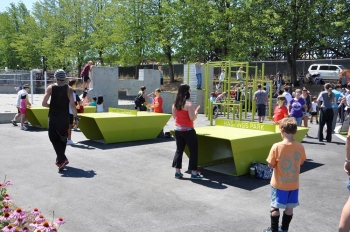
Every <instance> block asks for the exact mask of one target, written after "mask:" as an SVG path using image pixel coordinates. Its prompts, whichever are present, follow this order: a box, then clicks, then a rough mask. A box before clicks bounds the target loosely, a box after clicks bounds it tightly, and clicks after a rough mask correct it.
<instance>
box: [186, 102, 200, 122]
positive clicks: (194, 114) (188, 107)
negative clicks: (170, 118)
mask: <svg viewBox="0 0 350 232" xmlns="http://www.w3.org/2000/svg"><path fill="white" fill-rule="evenodd" d="M185 107H186V110H187V111H188V115H189V117H190V119H191V120H192V121H194V120H196V119H197V115H198V112H197V111H195V109H194V105H193V102H191V101H187V102H186V106H185Z"/></svg>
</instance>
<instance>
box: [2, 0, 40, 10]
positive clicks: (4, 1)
mask: <svg viewBox="0 0 350 232" xmlns="http://www.w3.org/2000/svg"><path fill="white" fill-rule="evenodd" d="M11 2H13V3H15V4H16V5H17V4H18V3H19V2H23V3H24V4H25V5H26V6H27V8H28V10H31V9H32V5H33V3H34V2H37V0H1V2H0V11H5V10H6V7H9V6H10V3H11Z"/></svg>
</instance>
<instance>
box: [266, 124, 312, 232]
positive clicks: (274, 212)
mask: <svg viewBox="0 0 350 232" xmlns="http://www.w3.org/2000/svg"><path fill="white" fill-rule="evenodd" d="M280 130H281V135H282V139H283V140H282V141H281V142H278V143H275V144H273V145H272V147H271V150H270V153H269V156H268V157H267V159H266V161H267V163H268V166H269V168H273V175H272V177H271V182H270V184H271V208H270V213H271V214H270V217H271V227H270V228H268V229H266V230H264V232H279V231H280V230H279V228H278V224H279V218H280V212H279V209H281V208H282V209H285V210H284V212H283V217H282V227H281V229H282V231H288V228H289V224H290V222H291V220H292V218H293V208H295V207H297V206H298V205H299V174H300V166H301V165H302V164H303V163H304V161H305V160H306V154H305V149H304V146H303V145H302V144H301V143H299V142H297V141H295V140H294V135H295V134H296V133H297V123H296V121H295V120H294V119H292V118H284V119H282V120H281V121H280ZM286 163H288V165H287V166H286Z"/></svg>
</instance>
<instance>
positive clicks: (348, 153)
mask: <svg viewBox="0 0 350 232" xmlns="http://www.w3.org/2000/svg"><path fill="white" fill-rule="evenodd" d="M344 171H345V172H346V174H347V175H348V183H347V189H348V191H349V193H350V127H349V130H348V136H347V137H346V143H345V163H344ZM349 231H350V195H349V197H348V200H347V202H346V203H345V205H344V207H343V211H342V213H341V216H340V221H339V232H349Z"/></svg>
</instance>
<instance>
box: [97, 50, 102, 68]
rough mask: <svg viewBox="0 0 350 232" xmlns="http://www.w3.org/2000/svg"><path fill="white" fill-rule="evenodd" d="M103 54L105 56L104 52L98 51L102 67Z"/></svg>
mask: <svg viewBox="0 0 350 232" xmlns="http://www.w3.org/2000/svg"><path fill="white" fill-rule="evenodd" d="M102 54H103V52H102V50H99V51H98V56H99V59H100V62H101V66H103V58H102Z"/></svg>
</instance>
